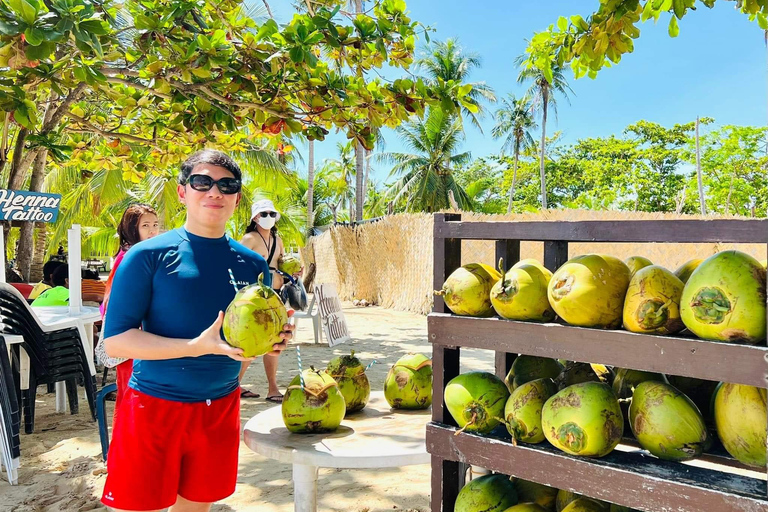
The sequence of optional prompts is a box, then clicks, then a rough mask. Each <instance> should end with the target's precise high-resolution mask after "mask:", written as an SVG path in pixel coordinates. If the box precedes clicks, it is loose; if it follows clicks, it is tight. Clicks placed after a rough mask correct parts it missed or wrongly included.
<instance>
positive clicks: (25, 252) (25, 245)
mask: <svg viewBox="0 0 768 512" xmlns="http://www.w3.org/2000/svg"><path fill="white" fill-rule="evenodd" d="M47 158H48V150H46V149H43V150H41V151H40V152H39V153H38V154H37V157H35V163H34V165H33V166H32V178H31V179H30V184H29V190H31V191H32V192H40V191H42V189H43V180H44V179H45V163H46V159H47ZM34 235H35V223H34V222H25V223H23V224H22V225H21V233H20V234H19V243H18V245H17V246H16V266H17V267H18V269H19V273H21V276H22V277H23V278H24V279H25V280H26V281H27V282H30V281H29V279H30V275H29V274H30V269H31V267H32V253H33V250H34Z"/></svg>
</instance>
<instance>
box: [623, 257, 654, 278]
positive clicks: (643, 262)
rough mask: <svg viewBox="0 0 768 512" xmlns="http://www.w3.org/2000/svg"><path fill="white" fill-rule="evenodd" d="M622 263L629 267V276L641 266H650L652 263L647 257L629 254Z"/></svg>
mask: <svg viewBox="0 0 768 512" xmlns="http://www.w3.org/2000/svg"><path fill="white" fill-rule="evenodd" d="M624 263H625V264H626V265H627V267H628V268H629V273H630V275H631V276H634V275H635V274H636V273H637V271H638V270H640V269H641V268H645V267H650V266H651V265H653V262H652V261H651V260H649V259H648V258H643V257H642V256H630V257H629V258H627V259H626V260H624Z"/></svg>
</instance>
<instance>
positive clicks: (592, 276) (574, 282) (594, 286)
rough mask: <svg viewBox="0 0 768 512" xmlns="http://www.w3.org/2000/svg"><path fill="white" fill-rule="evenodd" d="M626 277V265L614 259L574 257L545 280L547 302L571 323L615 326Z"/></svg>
mask: <svg viewBox="0 0 768 512" xmlns="http://www.w3.org/2000/svg"><path fill="white" fill-rule="evenodd" d="M629 278H630V272H629V268H628V267H627V266H626V265H625V264H624V262H623V261H621V260H620V259H618V258H615V257H613V256H606V255H602V254H585V255H583V256H577V257H575V258H572V259H571V260H569V261H568V262H567V263H566V264H565V265H563V266H562V267H560V268H559V269H557V272H555V273H554V275H553V276H552V279H551V280H550V281H549V290H548V291H549V303H550V304H551V305H552V308H553V309H554V310H555V313H557V315H558V316H559V317H560V318H562V319H563V320H565V321H566V322H568V323H569V324H571V325H576V326H579V327H596V328H602V329H615V328H617V327H619V326H620V325H621V318H622V312H623V309H624V297H625V296H626V294H627V287H628V286H629Z"/></svg>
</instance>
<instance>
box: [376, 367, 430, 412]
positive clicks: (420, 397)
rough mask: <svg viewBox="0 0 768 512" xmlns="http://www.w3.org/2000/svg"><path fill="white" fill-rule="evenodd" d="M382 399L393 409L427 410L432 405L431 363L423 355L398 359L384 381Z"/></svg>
mask: <svg viewBox="0 0 768 512" xmlns="http://www.w3.org/2000/svg"><path fill="white" fill-rule="evenodd" d="M384 398H386V399H387V403H389V405H390V406H391V407H393V408H395V409H427V408H428V407H429V406H430V405H432V361H431V360H430V359H429V358H428V357H427V356H425V355H424V354H406V355H404V356H403V357H401V358H400V359H398V360H397V362H396V363H395V364H394V365H392V367H391V368H390V369H389V373H387V378H386V379H385V380H384Z"/></svg>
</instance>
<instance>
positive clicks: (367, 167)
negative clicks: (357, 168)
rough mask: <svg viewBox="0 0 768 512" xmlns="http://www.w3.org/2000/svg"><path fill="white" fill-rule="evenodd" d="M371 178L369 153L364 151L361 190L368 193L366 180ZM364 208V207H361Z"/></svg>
mask: <svg viewBox="0 0 768 512" xmlns="http://www.w3.org/2000/svg"><path fill="white" fill-rule="evenodd" d="M370 177H371V152H370V151H368V150H367V149H366V150H365V179H364V180H363V190H364V191H365V193H366V194H367V193H368V180H369V179H370ZM363 206H365V205H363Z"/></svg>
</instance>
